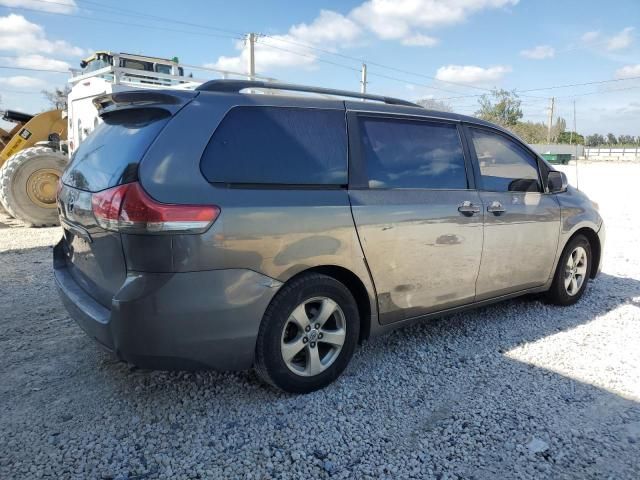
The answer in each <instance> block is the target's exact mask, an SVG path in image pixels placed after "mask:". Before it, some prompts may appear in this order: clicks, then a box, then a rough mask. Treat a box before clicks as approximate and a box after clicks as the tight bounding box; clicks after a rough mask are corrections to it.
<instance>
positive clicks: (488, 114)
mask: <svg viewBox="0 0 640 480" xmlns="http://www.w3.org/2000/svg"><path fill="white" fill-rule="evenodd" d="M478 103H479V104H480V108H479V109H478V111H476V116H477V117H479V118H482V119H483V120H487V121H489V122H493V123H497V124H498V125H502V126H503V127H512V126H514V125H516V124H517V123H518V120H520V119H521V118H522V109H521V108H520V104H521V101H520V98H519V97H518V95H517V94H516V92H515V91H509V90H504V89H494V90H492V91H491V93H489V94H485V95H482V96H481V97H480V98H479V99H478Z"/></svg>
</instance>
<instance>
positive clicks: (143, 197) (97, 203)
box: [91, 182, 220, 233]
mask: <svg viewBox="0 0 640 480" xmlns="http://www.w3.org/2000/svg"><path fill="white" fill-rule="evenodd" d="M91 206H92V209H93V215H94V217H95V218H96V221H97V222H98V225H100V226H101V227H102V228H104V229H105V230H112V231H117V232H123V233H201V232H204V231H205V230H206V229H207V228H209V227H210V226H211V225H212V224H213V222H215V221H216V219H217V218H218V215H220V208H219V207H216V206H215V205H176V204H168V203H160V202H156V201H155V200H154V199H152V198H151V197H150V196H149V195H147V193H146V192H145V191H144V190H143V189H142V187H141V186H140V184H139V183H137V182H136V183H127V184H124V185H119V186H117V187H113V188H110V189H108V190H103V191H102V192H98V193H94V194H93V195H92V196H91Z"/></svg>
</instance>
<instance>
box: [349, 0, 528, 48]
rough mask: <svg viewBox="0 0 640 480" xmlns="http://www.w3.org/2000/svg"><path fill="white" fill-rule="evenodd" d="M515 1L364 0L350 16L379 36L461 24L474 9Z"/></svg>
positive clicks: (402, 35)
mask: <svg viewBox="0 0 640 480" xmlns="http://www.w3.org/2000/svg"><path fill="white" fill-rule="evenodd" d="M518 1H519V0H368V1H366V2H364V3H363V4H362V5H360V6H358V7H356V8H354V9H353V11H352V12H351V14H350V16H352V17H353V18H354V19H356V20H357V21H358V22H360V23H361V24H362V25H363V26H366V27H367V28H369V29H370V30H372V31H373V32H374V33H376V34H377V35H378V36H379V37H381V38H386V39H400V38H405V37H408V36H411V32H412V31H413V30H414V29H425V28H426V29H428V28H434V27H442V26H447V25H453V24H457V23H461V22H463V21H465V20H466V19H467V17H468V16H469V15H471V14H473V13H475V12H477V11H480V10H484V9H489V8H501V7H506V6H511V5H516V4H517V3H518Z"/></svg>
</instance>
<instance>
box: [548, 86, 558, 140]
mask: <svg viewBox="0 0 640 480" xmlns="http://www.w3.org/2000/svg"><path fill="white" fill-rule="evenodd" d="M549 100H550V102H549V121H548V122H547V143H551V127H552V125H553V107H554V106H555V103H556V99H555V97H551V98H550V99H549Z"/></svg>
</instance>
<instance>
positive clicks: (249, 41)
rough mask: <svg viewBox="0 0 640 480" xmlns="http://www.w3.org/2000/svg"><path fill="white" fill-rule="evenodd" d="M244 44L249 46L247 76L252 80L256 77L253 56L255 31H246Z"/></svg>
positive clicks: (254, 58)
mask: <svg viewBox="0 0 640 480" xmlns="http://www.w3.org/2000/svg"><path fill="white" fill-rule="evenodd" d="M245 41H246V44H247V45H248V47H249V55H248V64H247V72H248V76H247V78H248V79H249V80H254V79H255V77H256V57H255V44H256V34H255V33H247V39H246V40H245Z"/></svg>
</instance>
